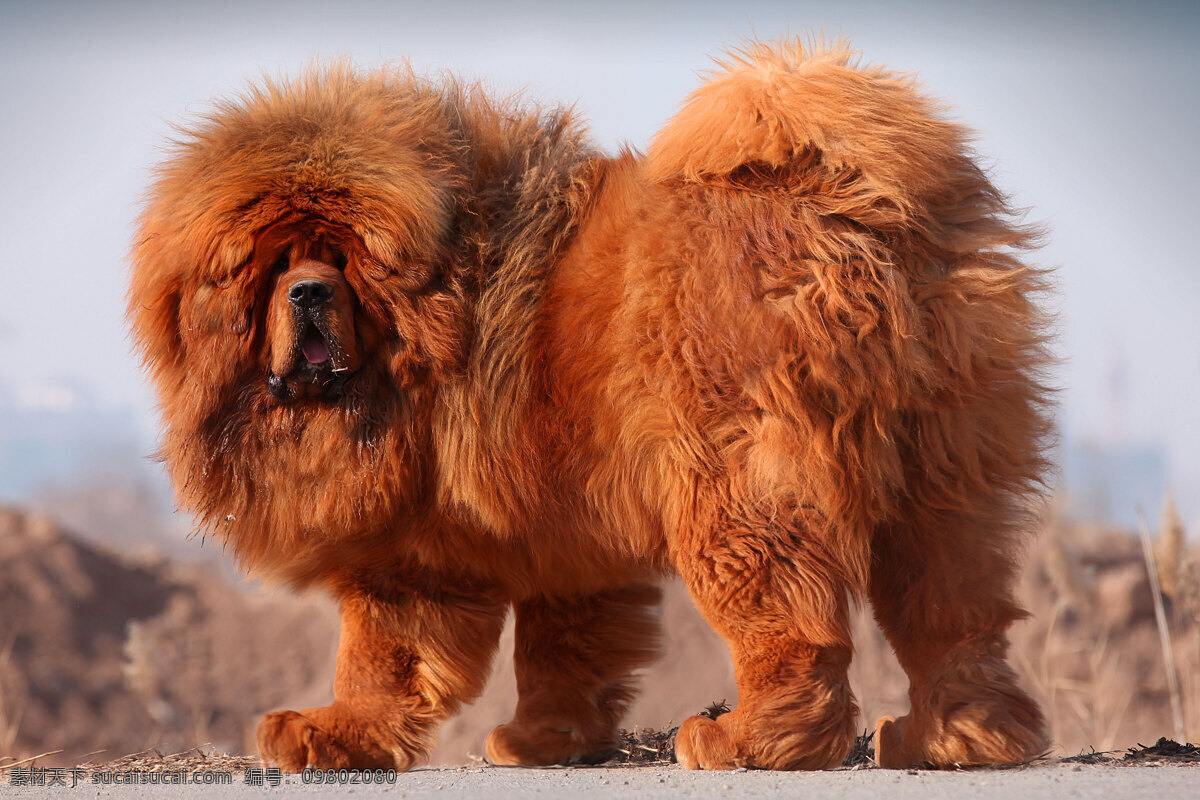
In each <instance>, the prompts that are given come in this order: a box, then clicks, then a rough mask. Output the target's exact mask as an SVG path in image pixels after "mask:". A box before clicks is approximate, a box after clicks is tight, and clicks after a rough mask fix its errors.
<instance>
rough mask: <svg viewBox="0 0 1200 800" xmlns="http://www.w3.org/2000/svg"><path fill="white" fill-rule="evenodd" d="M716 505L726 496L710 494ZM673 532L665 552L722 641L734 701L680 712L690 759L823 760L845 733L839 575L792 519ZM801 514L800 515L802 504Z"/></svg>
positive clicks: (850, 716)
mask: <svg viewBox="0 0 1200 800" xmlns="http://www.w3.org/2000/svg"><path fill="white" fill-rule="evenodd" d="M719 505H721V506H724V505H728V503H721V504H719ZM704 516H705V515H700V519H698V520H697V522H698V523H699V524H698V525H697V526H696V527H694V528H693V529H692V530H690V531H684V532H681V534H680V535H679V536H678V537H677V538H676V541H675V542H674V543H673V545H672V550H673V557H674V560H675V563H676V564H677V566H678V568H679V571H680V574H681V575H682V576H683V578H684V580H685V581H686V582H687V584H688V588H689V589H690V590H691V593H692V597H693V599H694V600H695V601H696V605H697V607H698V608H699V610H700V612H701V613H702V614H703V615H704V616H705V618H706V619H707V620H708V622H709V624H711V625H712V626H713V628H714V629H716V631H717V632H718V633H720V634H721V635H722V636H723V637H724V638H725V640H726V641H727V642H728V643H729V649H730V651H731V653H732V655H733V661H734V669H735V673H736V677H737V687H738V705H737V707H736V708H735V709H734V710H733V711H731V712H730V713H728V714H724V715H722V716H720V717H718V718H717V719H716V720H711V719H708V718H706V717H691V718H689V719H687V720H685V721H684V723H683V725H682V726H681V727H680V729H679V734H678V736H677V738H676V744H675V752H676V755H677V757H678V759H679V762H680V763H681V764H683V765H684V766H686V767H688V768H690V769H734V768H737V767H758V768H763V769H826V768H829V767H833V766H837V765H838V764H840V763H841V762H842V761H843V759H844V758H845V756H846V754H847V753H848V752H849V751H850V747H851V745H852V744H853V742H854V720H855V717H856V716H857V714H858V708H857V706H856V704H855V701H854V695H853V694H852V692H851V691H850V685H849V683H848V680H847V675H846V671H847V669H848V668H849V666H850V657H851V645H850V633H849V624H848V603H849V599H848V594H847V581H846V580H845V578H844V577H842V570H841V568H840V567H839V566H838V564H837V562H836V561H835V560H834V559H833V558H831V556H830V555H829V554H828V553H827V552H825V548H824V547H823V545H822V543H821V539H820V537H819V536H818V535H816V534H815V533H814V532H813V531H812V530H811V529H809V528H808V527H807V526H805V525H804V523H803V521H802V519H791V520H788V521H786V522H783V521H779V520H767V519H763V520H757V521H751V520H746V519H738V520H734V519H731V518H730V517H729V516H728V514H727V513H726V512H724V511H720V512H716V513H715V514H713V515H711V516H712V518H713V519H715V522H713V520H712V519H710V520H709V522H710V523H712V524H704ZM801 516H802V515H801Z"/></svg>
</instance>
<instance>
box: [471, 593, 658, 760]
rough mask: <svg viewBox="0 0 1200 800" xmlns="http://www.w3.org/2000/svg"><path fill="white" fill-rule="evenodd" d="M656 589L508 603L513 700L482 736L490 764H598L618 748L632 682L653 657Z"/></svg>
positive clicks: (537, 598) (655, 650)
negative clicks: (512, 623) (507, 715)
mask: <svg viewBox="0 0 1200 800" xmlns="http://www.w3.org/2000/svg"><path fill="white" fill-rule="evenodd" d="M661 596H662V593H661V591H660V590H659V588H658V587H657V586H653V585H649V584H632V585H630V586H626V587H624V588H621V589H615V590H610V591H605V592H600V593H597V594H592V595H587V596H585V597H577V598H551V597H535V598H531V599H527V600H523V601H520V602H517V603H515V604H514V608H515V612H516V649H515V653H514V662H515V666H516V675H517V691H518V693H519V700H518V702H517V710H516V713H515V714H514V715H513V718H512V720H511V721H510V722H508V723H506V724H504V725H500V726H498V727H496V728H495V729H494V730H493V731H492V732H491V734H490V735H489V736H488V739H487V755H488V759H489V760H490V761H492V763H495V764H510V765H526V766H546V765H550V764H581V763H596V762H599V761H603V760H604V759H606V758H608V757H609V756H610V755H612V753H613V752H614V750H615V749H616V746H617V724H618V723H619V722H620V720H621V717H622V716H623V715H624V713H625V711H626V710H627V709H628V707H629V704H630V703H631V702H632V701H633V698H634V696H635V693H636V692H635V688H634V677H635V672H636V670H637V669H638V668H640V667H642V666H645V665H646V664H648V663H649V662H651V661H652V660H654V658H656V657H657V655H658V652H659V620H658V613H657V611H658V604H659V601H660V599H661Z"/></svg>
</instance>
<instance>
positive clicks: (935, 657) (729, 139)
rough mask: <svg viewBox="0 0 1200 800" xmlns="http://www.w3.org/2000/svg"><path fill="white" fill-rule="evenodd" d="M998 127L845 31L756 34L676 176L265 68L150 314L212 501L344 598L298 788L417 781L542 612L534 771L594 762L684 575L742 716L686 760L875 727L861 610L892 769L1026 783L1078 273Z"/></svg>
mask: <svg viewBox="0 0 1200 800" xmlns="http://www.w3.org/2000/svg"><path fill="white" fill-rule="evenodd" d="M1035 234H1036V232H1035V231H1033V230H1031V229H1030V228H1029V227H1027V226H1024V225H1023V224H1021V223H1020V221H1019V220H1018V219H1017V218H1016V216H1015V215H1014V214H1013V212H1012V211H1011V209H1010V208H1009V206H1008V205H1007V204H1006V201H1005V198H1004V197H1003V195H1002V194H1001V193H1000V192H999V191H998V190H997V189H996V188H995V187H994V186H993V185H992V184H991V183H990V182H989V180H988V178H987V176H986V175H985V173H984V172H983V171H982V170H981V169H980V168H979V167H978V166H977V164H976V163H975V161H974V160H973V156H972V153H971V150H970V147H969V135H968V134H967V133H966V132H965V131H964V130H963V129H962V128H961V127H960V126H958V125H957V124H955V123H954V122H951V121H949V120H948V119H947V118H946V116H945V114H944V113H943V112H942V110H941V109H940V108H939V107H938V106H937V105H936V104H935V103H934V102H933V101H931V100H929V99H927V98H926V97H925V96H924V95H922V94H921V92H920V91H919V90H918V88H917V87H916V86H915V85H914V84H913V82H912V81H911V80H910V79H908V78H905V77H902V76H898V75H895V74H892V73H889V72H887V71H885V70H883V69H881V68H874V67H863V66H859V65H858V64H857V62H856V60H855V56H854V54H853V53H851V52H850V51H849V50H848V49H846V48H845V47H842V46H806V45H803V44H801V43H799V42H797V41H790V40H789V41H783V42H778V43H751V44H749V45H747V46H746V47H745V48H743V49H742V50H740V51H735V52H733V53H731V54H730V55H728V56H726V57H725V58H724V59H723V60H721V61H719V62H718V65H717V68H716V70H715V71H714V73H713V74H711V75H710V76H708V77H707V79H706V80H705V81H704V83H703V84H702V85H701V86H700V87H699V88H698V89H696V90H695V92H694V93H693V94H692V95H691V96H690V98H689V99H688V100H687V101H686V103H685V104H684V105H683V107H682V109H681V110H680V111H679V112H678V113H677V115H676V116H675V117H674V118H673V119H671V120H670V121H669V122H668V123H667V124H666V126H665V127H664V128H663V129H662V130H661V131H660V132H659V133H658V134H657V135H656V136H655V137H654V138H653V140H652V142H651V143H650V145H649V147H648V150H647V152H646V153H645V154H640V153H637V152H634V151H632V150H630V149H625V150H623V151H621V152H620V153H619V154H617V155H615V156H608V155H606V154H604V153H602V152H600V151H598V150H597V148H596V147H595V146H594V145H592V144H591V143H590V141H589V140H588V137H587V133H586V131H585V129H584V127H583V126H582V125H581V124H580V123H579V122H578V121H577V120H576V119H575V118H574V117H573V115H572V114H571V113H569V112H566V111H562V110H547V109H541V108H533V107H528V106H522V105H521V104H520V103H518V102H516V101H499V100H495V99H492V98H489V97H488V96H487V94H486V93H485V92H483V91H482V90H481V89H479V88H478V87H476V86H472V85H468V84H463V83H460V82H457V81H455V80H453V79H449V78H447V79H442V80H439V81H431V80H426V79H423V78H421V77H418V76H416V75H415V74H413V73H412V72H411V71H410V70H408V69H405V68H388V69H381V70H376V71H367V72H358V71H355V70H354V69H353V68H351V67H349V66H347V65H344V64H340V65H333V66H329V67H325V68H314V69H312V70H310V71H309V72H308V73H306V74H305V75H303V76H302V77H301V78H299V79H296V80H294V81H292V82H274V83H265V84H263V85H261V86H258V87H256V88H253V89H251V90H250V91H249V92H248V93H247V94H246V95H245V96H243V97H242V98H240V99H237V100H232V101H227V102H223V103H221V104H219V105H218V106H217V107H216V108H215V110H214V111H213V112H212V113H211V114H210V115H209V116H207V117H206V118H204V119H202V120H200V121H199V122H196V123H195V124H194V125H192V126H191V127H190V128H189V129H187V130H185V131H184V133H183V135H182V138H181V139H180V141H179V142H178V143H177V144H176V145H175V149H174V151H173V152H172V154H171V155H170V157H169V158H168V159H167V160H166V161H165V162H164V163H163V164H162V165H161V166H160V168H159V170H158V172H157V174H156V177H155V180H154V183H153V186H152V187H151V189H150V191H149V195H148V200H147V202H146V206H145V209H144V212H143V214H142V216H141V219H140V227H139V230H138V232H137V235H136V240H135V243H134V246H133V253H132V262H133V271H132V279H131V288H130V294H129V314H130V319H131V324H132V329H133V331H134V335H135V339H136V342H137V344H138V346H139V348H140V352H141V353H142V356H143V359H144V362H145V365H146V369H147V371H148V374H149V376H150V378H151V380H152V381H153V383H154V385H155V387H156V389H157V393H158V397H159V399H160V404H161V412H162V418H163V440H162V445H161V455H162V458H163V459H164V460H165V462H166V464H167V467H168V469H169V471H170V474H171V476H172V479H173V481H174V484H175V487H176V492H177V496H178V499H179V502H180V504H181V506H182V507H183V508H185V509H188V510H190V511H192V512H193V513H195V514H196V515H197V517H198V519H199V521H200V524H201V525H202V527H203V529H204V530H205V531H207V532H209V533H211V534H212V535H214V536H216V537H218V538H219V539H220V540H221V541H223V542H224V543H226V544H227V545H228V546H229V547H230V548H231V549H232V551H233V552H234V553H235V554H236V556H237V558H238V559H239V561H240V563H241V564H242V565H243V566H245V567H246V568H248V569H251V570H253V571H255V572H256V573H257V574H259V575H262V576H265V577H267V578H270V579H273V580H276V581H279V582H282V583H286V584H288V585H290V586H293V587H295V588H298V589H316V590H323V591H325V592H328V593H330V594H331V595H332V596H333V597H334V598H336V599H337V600H338V602H339V603H340V609H341V621H342V636H341V643H340V648H339V651H338V664H337V675H336V679H335V684H334V694H335V700H334V701H333V703H332V704H331V705H329V706H325V707H320V708H310V709H305V710H301V711H298V712H297V711H278V712H274V713H271V714H268V715H267V716H266V717H265V718H264V719H263V720H262V722H261V723H260V725H259V727H258V746H259V749H260V751H261V755H262V758H263V760H264V762H265V763H267V764H268V765H276V766H278V767H281V768H283V769H285V770H291V771H299V770H303V769H305V768H306V767H314V768H319V769H346V768H355V769H357V768H363V769H368V768H370V769H373V768H387V769H401V770H402V769H407V768H410V767H412V766H414V765H416V764H419V763H421V762H422V761H424V760H425V759H426V758H427V756H428V754H429V752H430V750H431V748H432V743H433V738H434V735H435V732H436V727H437V725H438V723H439V722H440V721H442V720H443V719H445V718H446V717H448V716H449V715H451V714H453V713H454V712H455V711H456V710H457V709H458V708H459V707H460V706H461V705H462V704H463V703H465V702H468V701H470V700H471V699H473V698H474V697H475V696H477V695H478V693H479V692H480V691H481V688H482V685H483V682H484V680H485V676H486V674H487V672H488V669H489V664H490V662H491V659H492V657H493V654H494V651H495V649H496V645H497V640H498V638H499V635H500V631H501V628H502V626H503V623H504V620H505V617H506V614H507V613H508V611H509V609H511V610H512V612H513V613H514V614H515V621H516V622H515V624H516V648H515V669H516V676H517V686H518V690H519V694H520V697H519V701H518V704H517V707H516V712H515V714H514V716H513V718H512V720H510V721H509V722H507V723H505V724H502V725H499V726H498V727H497V728H495V730H493V731H492V733H491V735H490V736H489V738H488V740H487V754H488V758H489V759H490V760H491V761H492V762H494V763H497V764H515V765H547V764H576V763H592V762H598V761H601V760H603V759H605V758H606V757H608V756H609V755H610V754H611V753H612V752H613V750H614V748H615V747H616V741H617V739H616V736H617V726H618V724H619V722H620V720H621V717H622V714H623V713H624V712H625V711H626V709H627V708H628V706H629V704H630V702H631V700H632V698H633V696H634V693H635V678H636V674H637V672H638V670H639V669H641V668H642V667H644V666H645V665H646V664H648V663H650V662H651V661H652V660H653V658H654V657H655V654H656V653H657V650H658V637H659V622H658V601H659V597H660V594H659V589H658V588H657V581H658V580H659V579H660V578H661V577H662V576H663V575H664V574H670V573H677V574H678V575H679V576H681V577H682V579H683V580H684V581H685V583H686V585H687V587H688V589H689V591H690V593H691V596H692V597H693V598H694V600H695V603H696V605H697V607H698V608H699V610H700V611H701V613H702V614H703V615H704V616H705V618H706V619H707V621H708V622H709V623H710V624H711V625H712V626H713V628H714V629H715V630H716V631H718V632H719V633H720V634H721V635H722V636H723V637H724V638H725V640H726V641H727V642H728V644H729V647H730V650H731V652H732V655H733V659H734V662H735V666H736V676H737V685H738V698H739V702H738V705H737V707H736V708H735V709H734V710H733V711H732V712H730V713H727V714H724V715H722V716H719V717H717V718H715V719H709V718H706V717H702V716H701V717H692V718H690V719H688V720H686V721H685V722H684V723H683V725H682V726H681V727H680V729H679V732H678V736H677V741H676V752H677V756H678V759H679V761H680V762H681V763H682V764H683V765H685V766H687V767H689V768H703V769H729V768H738V767H757V768H766V769H781V770H791V769H822V768H828V767H832V766H836V765H838V764H840V763H841V762H842V760H843V758H844V757H845V756H846V754H847V752H848V751H849V750H850V748H851V746H852V743H853V741H854V738H855V718H856V714H857V708H856V705H855V700H854V696H853V694H852V692H851V689H850V687H849V685H848V683H847V674H846V673H847V667H848V665H849V663H850V658H851V641H850V635H849V629H848V621H847V618H848V608H849V604H850V602H851V601H852V598H854V597H861V598H865V599H866V600H868V601H869V602H870V603H871V606H872V608H873V610H874V613H875V616H876V619H877V620H878V622H879V625H880V626H881V628H882V630H883V632H884V634H885V635H886V636H887V638H888V641H889V642H890V643H891V645H892V646H893V648H894V649H895V652H896V655H897V656H898V659H899V662H900V664H901V665H902V666H903V668H904V669H905V670H906V672H907V674H908V677H909V679H910V682H911V690H910V698H911V711H910V712H909V713H908V714H907V715H906V716H904V717H902V718H900V719H892V718H885V719H882V720H880V721H879V723H878V728H877V734H878V735H877V739H876V743H877V759H878V761H879V763H880V764H882V765H884V766H890V767H909V766H916V765H935V766H948V765H955V764H1012V763H1018V762H1023V761H1025V760H1028V759H1030V758H1032V757H1035V756H1036V755H1038V754H1040V753H1041V752H1042V751H1043V750H1044V748H1045V747H1046V741H1047V740H1046V727H1045V722H1044V719H1043V716H1042V714H1041V712H1040V710H1039V708H1038V706H1037V704H1036V703H1035V702H1034V701H1033V700H1032V699H1031V698H1030V696H1029V695H1028V694H1027V693H1026V692H1025V691H1023V690H1022V689H1021V688H1020V687H1019V685H1018V682H1017V680H1016V677H1015V675H1014V673H1013V671H1012V669H1011V668H1010V667H1009V666H1008V665H1007V663H1006V661H1005V658H1006V649H1007V640H1006V630H1007V628H1008V626H1009V625H1010V624H1011V623H1012V622H1013V621H1014V620H1017V619H1019V618H1021V617H1022V616H1023V613H1024V612H1023V611H1022V610H1021V609H1020V608H1019V607H1018V605H1017V603H1016V601H1015V600H1014V597H1013V585H1014V581H1015V574H1016V569H1017V554H1018V549H1019V547H1020V545H1021V542H1022V541H1023V539H1024V538H1025V535H1026V531H1027V530H1029V528H1030V527H1031V526H1030V511H1029V510H1030V508H1031V507H1032V502H1033V501H1034V500H1036V498H1037V497H1038V494H1039V486H1040V481H1041V478H1042V475H1043V473H1044V470H1045V459H1044V452H1045V446H1046V445H1045V441H1046V437H1047V434H1048V431H1049V422H1048V410H1047V397H1048V393H1047V390H1046V389H1045V387H1044V385H1043V381H1044V379H1043V377H1042V375H1043V372H1044V369H1045V367H1046V366H1047V364H1048V355H1047V349H1046V346H1045V331H1046V327H1047V326H1046V321H1045V318H1044V315H1043V313H1042V312H1041V310H1040V309H1039V306H1038V298H1039V295H1040V293H1041V292H1042V291H1044V289H1045V288H1046V282H1047V277H1046V275H1045V273H1044V272H1043V271H1040V270H1038V269H1036V268H1034V267H1032V266H1030V265H1029V264H1027V263H1026V262H1025V260H1023V259H1024V258H1025V253H1026V252H1027V251H1028V249H1029V248H1030V247H1031V246H1033V244H1034V243H1035Z"/></svg>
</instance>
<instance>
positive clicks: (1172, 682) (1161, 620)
mask: <svg viewBox="0 0 1200 800" xmlns="http://www.w3.org/2000/svg"><path fill="white" fill-rule="evenodd" d="M1137 514H1138V530H1139V531H1140V532H1141V535H1142V554H1143V555H1144V556H1145V558H1146V571H1147V572H1148V573H1149V575H1150V593H1151V594H1152V596H1153V598H1154V619H1155V621H1157V623H1158V637H1159V640H1160V641H1161V642H1162V651H1163V666H1164V667H1166V670H1167V688H1168V689H1169V690H1170V693H1171V716H1172V719H1173V721H1174V723H1175V738H1176V739H1180V740H1184V741H1186V735H1185V730H1184V727H1183V702H1182V700H1181V697H1180V694H1179V676H1178V674H1177V673H1176V671H1175V654H1174V652H1173V650H1172V647H1171V631H1170V629H1169V628H1168V627H1167V613H1166V610H1165V609H1164V608H1163V595H1162V589H1161V587H1160V586H1159V582H1158V567H1157V566H1155V563H1154V545H1153V544H1151V542H1150V526H1149V525H1147V524H1146V515H1145V514H1144V513H1142V509H1141V508H1140V507H1139V508H1138V510H1137Z"/></svg>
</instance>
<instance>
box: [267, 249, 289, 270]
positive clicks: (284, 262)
mask: <svg viewBox="0 0 1200 800" xmlns="http://www.w3.org/2000/svg"><path fill="white" fill-rule="evenodd" d="M290 260H291V259H289V258H288V253H287V251H286V250H285V251H284V252H282V253H280V254H279V258H277V259H275V263H274V264H273V265H272V266H271V269H272V270H273V271H274V272H287V269H288V266H290V263H289V262H290Z"/></svg>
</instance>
